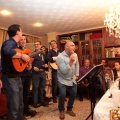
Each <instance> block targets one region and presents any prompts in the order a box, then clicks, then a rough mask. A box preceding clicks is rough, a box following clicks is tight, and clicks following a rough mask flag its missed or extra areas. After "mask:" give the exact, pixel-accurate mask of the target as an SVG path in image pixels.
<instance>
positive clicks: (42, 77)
mask: <svg viewBox="0 0 120 120" xmlns="http://www.w3.org/2000/svg"><path fill="white" fill-rule="evenodd" d="M45 83H46V73H45V72H35V71H33V76H32V85H33V104H37V103H42V102H44V90H45Z"/></svg>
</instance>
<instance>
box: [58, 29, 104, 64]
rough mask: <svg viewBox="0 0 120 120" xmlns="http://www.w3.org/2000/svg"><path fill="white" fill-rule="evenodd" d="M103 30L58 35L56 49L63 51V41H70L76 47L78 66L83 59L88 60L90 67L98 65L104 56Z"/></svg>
mask: <svg viewBox="0 0 120 120" xmlns="http://www.w3.org/2000/svg"><path fill="white" fill-rule="evenodd" d="M104 31H105V28H100V29H94V30H89V31H82V32H76V33H70V34H63V35H58V47H59V48H60V49H64V45H65V41H67V40H71V41H73V42H74V43H75V45H76V53H77V54H78V59H79V63H80V66H83V63H84V60H85V59H90V62H91V66H93V65H96V64H99V63H100V61H101V58H105V54H104V39H105V34H104Z"/></svg>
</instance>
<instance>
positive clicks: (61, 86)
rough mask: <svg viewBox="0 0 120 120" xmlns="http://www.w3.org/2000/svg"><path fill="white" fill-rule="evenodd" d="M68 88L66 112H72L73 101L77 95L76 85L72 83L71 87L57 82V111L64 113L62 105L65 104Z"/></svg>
mask: <svg viewBox="0 0 120 120" xmlns="http://www.w3.org/2000/svg"><path fill="white" fill-rule="evenodd" d="M67 87H68V88H69V92H70V95H69V100H68V103H67V110H72V108H73V104H74V100H75V98H76V94H77V85H76V84H74V83H73V86H66V85H64V84H61V83H60V82H59V81H58V88H59V104H58V109H59V111H60V112H61V111H64V110H65V108H64V104H65V96H66V88H67Z"/></svg>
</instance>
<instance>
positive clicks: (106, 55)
mask: <svg viewBox="0 0 120 120" xmlns="http://www.w3.org/2000/svg"><path fill="white" fill-rule="evenodd" d="M106 58H108V50H106Z"/></svg>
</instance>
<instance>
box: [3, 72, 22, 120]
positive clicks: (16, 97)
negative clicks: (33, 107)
mask: <svg viewBox="0 0 120 120" xmlns="http://www.w3.org/2000/svg"><path fill="white" fill-rule="evenodd" d="M2 82H3V88H4V89H5V91H6V96H7V106H8V113H7V118H6V120H23V106H24V105H23V86H22V81H21V78H20V77H16V78H8V76H7V74H3V75H2Z"/></svg>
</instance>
